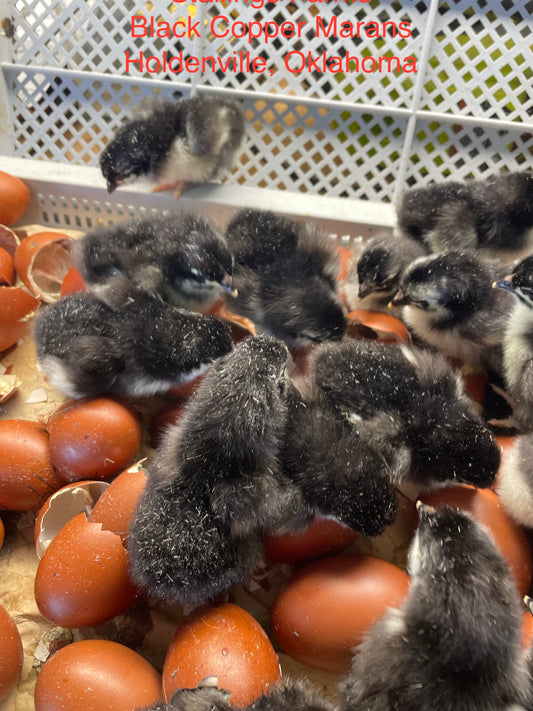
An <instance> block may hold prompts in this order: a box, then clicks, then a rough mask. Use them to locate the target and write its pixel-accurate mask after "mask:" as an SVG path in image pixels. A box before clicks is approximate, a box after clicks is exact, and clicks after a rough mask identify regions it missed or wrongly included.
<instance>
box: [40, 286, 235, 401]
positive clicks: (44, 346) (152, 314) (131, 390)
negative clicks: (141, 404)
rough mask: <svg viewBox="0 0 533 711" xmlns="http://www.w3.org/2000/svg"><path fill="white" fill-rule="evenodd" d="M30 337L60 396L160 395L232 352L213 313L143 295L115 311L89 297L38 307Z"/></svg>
mask: <svg viewBox="0 0 533 711" xmlns="http://www.w3.org/2000/svg"><path fill="white" fill-rule="evenodd" d="M34 336H35V344H36V348H37V358H38V360H39V363H40V365H41V367H42V370H43V372H44V374H45V375H46V377H47V379H48V381H49V382H50V384H51V385H53V386H54V387H55V388H57V389H58V390H60V391H61V392H62V393H64V394H65V395H67V396H68V397H84V396H93V395H98V394H100V393H115V394H119V395H124V396H126V397H139V396H147V395H155V394H156V393H161V392H167V391H168V390H169V389H170V388H171V387H172V386H174V385H179V384H182V383H186V382H188V381H189V380H191V379H193V378H194V377H196V376H197V375H199V374H201V373H203V372H204V371H205V370H206V369H207V368H208V366H209V365H210V364H211V363H212V362H213V361H214V360H216V359H217V358H219V357H221V356H223V355H225V354H226V353H229V352H230V351H231V349H232V342H231V335H230V331H229V328H228V327H227V326H226V324H224V323H223V322H222V321H220V320H219V319H217V318H215V317H214V316H206V315H204V314H197V313H193V312H190V311H185V310H183V309H178V308H176V307H174V306H170V305H168V304H165V303H163V302H161V301H158V300H155V299H149V298H146V297H144V298H142V299H138V300H135V301H132V302H131V303H130V304H128V305H127V306H125V307H124V308H123V309H121V310H118V311H116V310H114V309H111V308H110V307H109V306H107V305H106V304H105V303H104V302H103V301H100V300H99V299H97V298H96V296H94V295H93V294H91V293H90V292H79V293H76V294H72V295H70V296H66V297H65V298H63V299H60V300H59V301H57V302H56V303H55V304H51V305H49V306H47V307H46V308H45V309H42V310H41V311H40V312H39V313H38V315H37V317H36V319H35V323H34Z"/></svg>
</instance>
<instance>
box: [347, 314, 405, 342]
mask: <svg viewBox="0 0 533 711" xmlns="http://www.w3.org/2000/svg"><path fill="white" fill-rule="evenodd" d="M346 334H347V335H348V336H351V337H352V338H369V339H373V340H378V341H382V342H384V343H410V342H411V334H410V333H409V330H408V328H407V326H406V325H405V324H404V322H403V321H401V320H400V319H399V318H396V317H395V316H391V315H390V314H383V313H381V312H379V311H365V310H364V309H356V310H354V311H350V312H349V314H348V316H347V325H346Z"/></svg>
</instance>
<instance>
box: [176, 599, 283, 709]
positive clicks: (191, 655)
mask: <svg viewBox="0 0 533 711" xmlns="http://www.w3.org/2000/svg"><path fill="white" fill-rule="evenodd" d="M208 676H215V677H217V678H218V686H219V688H221V689H226V690H227V691H229V692H231V697H230V703H231V705H232V706H237V707H242V706H247V705H248V704H251V703H252V702H253V701H255V699H257V698H258V697H259V696H261V694H263V693H265V692H267V691H268V689H269V688H270V686H272V685H273V684H275V683H276V682H277V681H279V679H280V678H281V670H280V665H279V659H278V656H277V654H276V652H275V651H274V648H273V647H272V644H271V642H270V640H269V639H268V637H267V634H266V632H265V631H264V630H263V628H262V627H261V625H260V624H259V623H258V622H257V620H256V619H255V618H254V617H252V615H250V613H249V612H246V610H244V609H243V608H242V607H239V606H238V605H234V604H232V603H229V602H227V603H222V604H220V605H216V606H214V607H211V606H204V607H201V608H197V609H196V610H195V611H194V612H192V613H191V614H190V615H188V616H187V617H185V618H184V619H183V621H182V622H181V624H180V625H179V626H178V628H177V630H176V632H175V634H174V637H173V638H172V641H171V643H170V646H169V648H168V651H167V655H166V658H165V663H164V667H163V693H164V697H165V699H166V700H167V701H169V700H170V698H171V697H172V694H173V693H174V691H175V690H176V689H187V688H194V687H195V686H197V684H198V682H199V681H201V680H202V679H205V677H208Z"/></svg>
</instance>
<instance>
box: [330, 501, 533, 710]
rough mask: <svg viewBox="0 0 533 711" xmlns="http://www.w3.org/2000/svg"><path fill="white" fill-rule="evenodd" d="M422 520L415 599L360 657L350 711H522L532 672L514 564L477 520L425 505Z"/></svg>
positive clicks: (389, 615)
mask: <svg viewBox="0 0 533 711" xmlns="http://www.w3.org/2000/svg"><path fill="white" fill-rule="evenodd" d="M419 516H420V523H419V526H418V530H417V532H416V534H415V538H414V540H413V543H412V545H411V548H410V550H409V556H408V573H409V575H410V576H411V585H410V589H409V593H408V595H407V598H406V599H405V601H404V602H403V603H402V605H401V606H400V607H399V608H393V609H390V610H389V611H388V612H386V613H385V615H384V616H383V617H382V618H381V619H380V620H379V621H378V622H377V623H375V624H374V625H373V626H372V627H371V628H370V631H369V633H368V635H367V637H366V639H365V640H364V641H363V642H362V644H361V645H360V646H359V647H358V648H357V649H356V650H355V656H354V658H353V661H352V667H351V670H350V672H349V673H348V674H347V675H346V677H345V679H344V681H343V682H342V684H341V686H340V692H341V709H342V711H405V710H406V709H409V711H437V709H438V711H511V708H512V709H513V710H514V711H519V709H521V708H522V707H521V706H520V704H524V703H525V702H526V699H527V694H528V688H529V675H528V670H527V665H526V661H525V655H524V653H523V651H522V645H521V621H522V604H521V600H520V597H519V594H518V592H517V589H516V585H515V583H514V580H513V578H512V575H511V573H510V571H509V568H508V566H507V564H506V563H505V562H504V560H503V558H502V556H501V554H500V553H499V551H498V550H497V548H496V546H495V545H494V543H493V541H492V539H491V537H490V535H489V533H488V531H487V530H486V529H485V528H484V527H483V526H482V525H481V524H480V523H478V522H477V521H476V520H475V519H474V518H473V517H471V516H470V514H468V513H466V512H463V511H459V510H457V509H453V508H451V507H447V506H443V507H442V508H439V509H438V510H435V509H433V508H431V507H429V506H424V505H419ZM513 704H516V706H514V705H513Z"/></svg>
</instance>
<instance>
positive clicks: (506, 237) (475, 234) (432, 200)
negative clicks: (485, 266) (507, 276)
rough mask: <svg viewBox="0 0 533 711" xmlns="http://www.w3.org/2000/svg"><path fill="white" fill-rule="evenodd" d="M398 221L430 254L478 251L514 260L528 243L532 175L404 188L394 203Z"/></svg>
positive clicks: (532, 222) (532, 218) (531, 220)
mask: <svg viewBox="0 0 533 711" xmlns="http://www.w3.org/2000/svg"><path fill="white" fill-rule="evenodd" d="M398 223H399V226H400V229H401V230H402V231H403V233H404V234H405V235H407V236H409V237H412V238H414V239H417V240H419V241H421V242H422V243H423V244H424V245H425V246H426V247H427V249H428V250H429V251H431V252H444V251H447V250H450V249H454V250H455V249H482V250H486V251H488V252H490V253H492V254H493V255H496V254H502V253H504V254H506V255H507V258H510V257H511V255H512V257H513V258H514V257H515V256H516V255H518V254H520V253H523V252H524V250H527V251H529V250H530V249H531V246H532V234H531V233H530V230H531V229H532V228H533V173H532V172H523V173H508V174H503V175H496V176H492V177H491V178H489V179H488V180H470V181H466V182H465V183H457V182H444V183H441V184H436V185H430V186H428V187H425V188H416V189H414V190H410V191H408V192H406V193H405V195H404V196H403V198H402V200H401V202H400V204H399V206H398Z"/></svg>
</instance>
